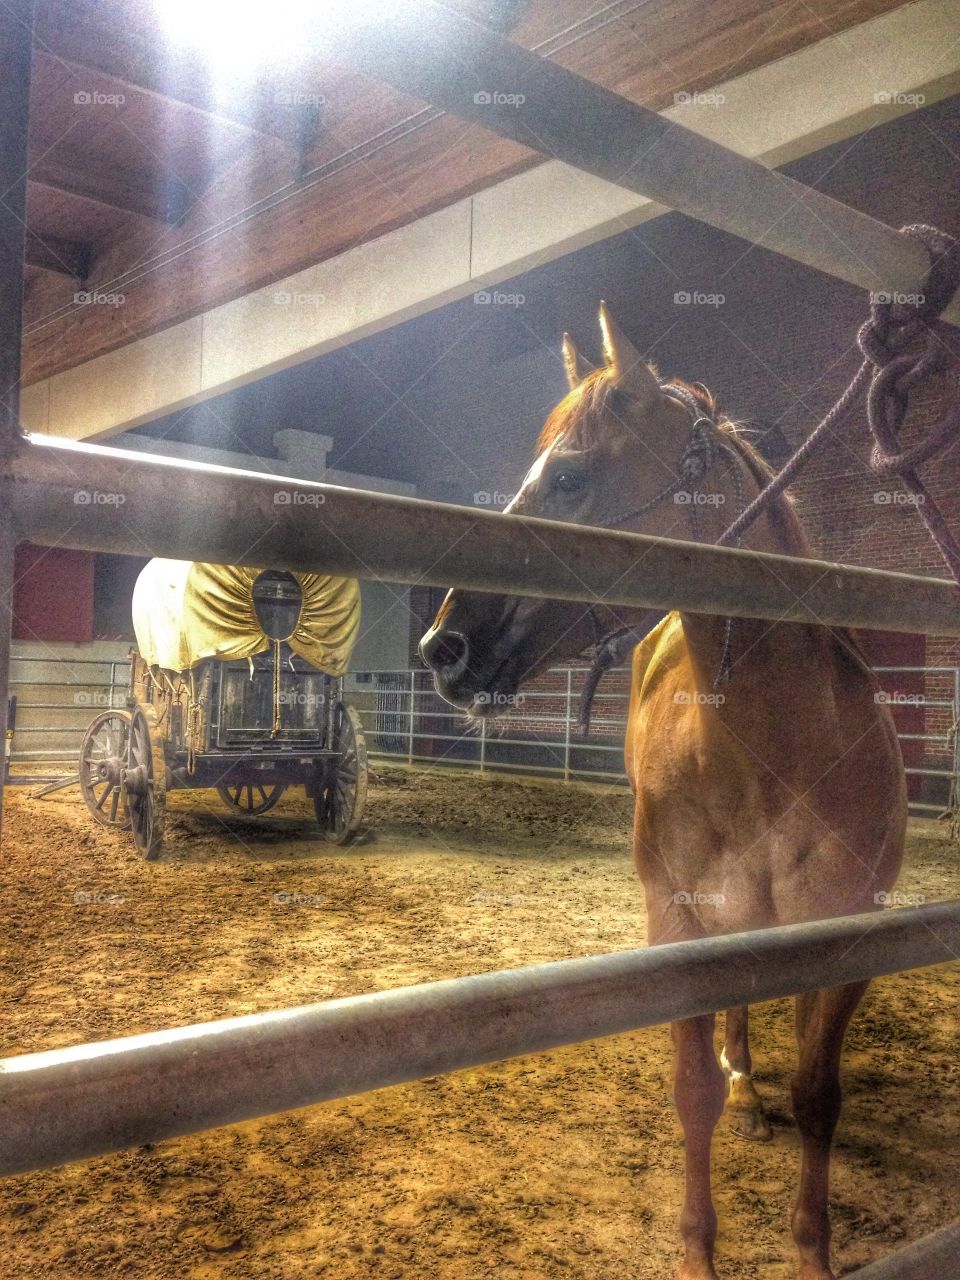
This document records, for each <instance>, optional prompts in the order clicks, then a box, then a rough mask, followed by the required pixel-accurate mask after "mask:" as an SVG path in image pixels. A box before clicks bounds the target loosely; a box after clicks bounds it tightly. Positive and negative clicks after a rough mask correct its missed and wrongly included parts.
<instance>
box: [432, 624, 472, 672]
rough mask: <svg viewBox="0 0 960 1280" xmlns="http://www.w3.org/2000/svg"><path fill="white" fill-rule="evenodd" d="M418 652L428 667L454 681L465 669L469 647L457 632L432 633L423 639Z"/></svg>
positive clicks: (464, 638) (462, 636)
mask: <svg viewBox="0 0 960 1280" xmlns="http://www.w3.org/2000/svg"><path fill="white" fill-rule="evenodd" d="M420 652H421V654H422V655H423V660H424V662H425V663H426V664H427V666H428V667H431V668H432V669H433V670H434V671H437V672H439V673H440V674H441V675H443V676H444V677H445V678H446V679H448V680H454V679H456V677H457V676H459V675H461V674H462V673H463V672H464V671H465V670H466V668H467V657H468V655H469V653H470V645H469V643H468V641H467V637H466V636H465V635H461V633H460V632H459V631H434V632H433V633H432V634H431V635H429V636H426V637H424V639H423V641H422V643H421V645H420Z"/></svg>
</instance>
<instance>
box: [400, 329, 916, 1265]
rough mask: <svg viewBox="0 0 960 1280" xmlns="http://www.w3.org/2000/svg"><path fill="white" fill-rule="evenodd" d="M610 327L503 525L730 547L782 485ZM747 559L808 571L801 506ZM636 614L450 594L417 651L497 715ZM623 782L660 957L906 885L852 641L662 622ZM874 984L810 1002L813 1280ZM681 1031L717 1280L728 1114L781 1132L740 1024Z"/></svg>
mask: <svg viewBox="0 0 960 1280" xmlns="http://www.w3.org/2000/svg"><path fill="white" fill-rule="evenodd" d="M600 322H601V328H602V330H603V337H604V351H605V365H604V367H603V368H601V369H598V370H592V371H590V370H588V368H586V367H584V365H583V363H582V362H581V360H580V358H579V356H578V355H577V354H576V352H575V351H574V349H573V346H572V344H571V343H570V341H569V338H565V339H564V359H565V364H566V368H567V374H568V380H569V383H570V394H569V395H567V396H566V398H565V399H564V400H562V401H561V403H560V404H559V405H558V406H557V407H556V409H555V410H554V411H553V413H552V414H551V415H550V417H549V418H548V420H547V423H546V426H545V427H544V430H543V433H542V434H541V437H540V443H539V449H538V454H537V458H536V461H535V462H534V465H533V467H532V468H531V470H530V472H529V473H528V475H527V477H526V479H525V480H524V482H523V487H522V489H521V491H520V493H519V495H518V497H517V498H516V499H515V501H514V502H513V504H511V507H510V508H508V510H510V511H513V512H519V513H522V514H525V515H535V516H542V517H547V518H550V519H556V520H566V521H573V522H576V523H578V524H586V525H598V526H601V527H606V528H620V529H629V530H634V531H637V532H642V533H646V534H654V535H660V536H663V537H677V536H687V537H690V536H692V537H693V538H695V539H697V540H700V541H711V540H714V539H715V538H716V537H718V536H719V534H720V533H721V532H722V530H723V529H724V528H725V527H726V525H727V524H729V523H731V522H732V519H733V515H734V513H735V508H737V507H738V506H739V507H742V506H743V504H744V503H746V502H748V501H749V500H750V499H751V498H753V497H754V495H755V494H756V493H757V492H758V491H759V489H760V488H761V487H762V486H763V484H764V482H765V481H766V479H767V478H768V476H769V472H768V470H767V468H766V466H765V465H764V463H763V462H762V461H761V459H760V458H759V456H758V455H757V454H756V453H755V451H754V450H753V449H752V448H751V447H750V446H749V445H748V444H747V443H746V442H745V441H744V440H743V438H742V436H740V435H739V434H738V432H737V430H736V428H735V427H734V426H733V424H731V423H730V422H729V421H726V420H723V419H719V418H718V415H717V414H716V411H715V406H714V403H713V401H712V398H711V397H710V396H709V394H708V393H707V392H705V391H704V390H703V389H702V388H696V389H695V388H691V387H688V386H686V385H685V384H682V383H661V382H660V381H659V380H658V378H657V376H656V373H655V371H654V370H653V369H652V368H650V367H648V366H647V365H646V364H645V363H644V361H643V359H642V358H641V357H640V355H639V354H638V352H637V351H636V350H635V349H634V348H633V347H632V346H631V344H630V343H629V341H628V340H627V339H626V338H625V337H624V335H623V334H622V333H621V332H620V330H619V329H618V328H617V326H616V325H615V324H614V322H613V320H612V319H611V318H610V316H609V315H608V314H607V312H606V310H605V309H604V308H601V312H600ZM691 477H693V478H694V481H695V482H696V483H697V484H699V487H698V488H691ZM697 477H699V479H697ZM688 521H689V528H688V527H687V522H688ZM750 545H751V548H753V549H756V550H763V551H776V552H781V553H786V554H793V555H804V554H806V550H807V549H806V544H805V541H804V538H803V534H802V531H801V529H800V526H799V523H798V521H797V519H796V517H795V515H794V513H793V510H792V508H791V506H790V504H789V502H788V501H787V500H786V499H780V500H777V501H776V502H775V503H774V504H773V505H771V507H769V508H768V509H767V510H766V512H765V513H764V515H762V516H761V518H760V519H759V521H758V522H757V523H756V524H755V525H754V526H753V529H752V532H751V535H750ZM757 572H758V573H765V572H768V570H767V569H765V568H760V567H759V566H758V568H757ZM638 616H639V611H638V613H637V614H634V615H630V614H629V613H626V614H624V611H622V610H618V611H617V612H616V613H614V611H612V610H610V609H608V608H606V607H605V606H604V603H603V601H597V602H595V604H593V605H592V606H590V607H588V608H585V607H584V606H582V605H576V604H572V603H557V602H552V601H542V600H534V599H526V598H524V599H520V598H516V597H506V596H498V595H492V594H487V593H481V592H469V591H460V590H455V591H452V592H450V594H449V595H448V596H447V599H446V601H445V602H444V605H443V607H442V608H441V610H440V612H439V614H438V616H437V619H436V621H435V623H434V625H433V627H432V628H431V630H430V631H429V632H428V633H427V635H426V636H425V637H424V639H423V641H422V644H421V651H422V654H423V657H424V659H425V661H426V662H427V663H428V665H429V666H430V667H431V668H432V670H433V672H434V676H435V680H436V685H437V689H438V690H439V692H440V693H441V694H442V695H443V696H444V697H445V698H446V699H447V700H448V701H450V702H451V703H453V704H454V705H455V706H458V707H462V708H464V709H466V710H468V711H470V712H472V713H474V714H485V713H489V710H490V708H492V707H497V706H503V705H509V703H510V702H511V701H512V699H511V696H510V695H512V694H513V693H515V691H516V689H517V687H518V686H519V684H520V683H521V681H523V680H526V679H529V678H530V676H532V675H533V674H535V673H536V672H538V671H540V670H542V669H543V668H544V667H545V666H546V665H548V664H549V663H552V662H556V661H558V660H561V659H563V658H569V657H572V656H574V655H576V654H578V653H580V652H582V650H583V649H584V647H585V646H586V645H588V644H589V643H590V641H591V640H592V639H595V638H596V634H597V633H598V632H600V631H603V632H607V631H610V630H612V629H613V627H615V626H617V625H619V624H620V623H622V622H624V621H626V622H629V621H631V617H632V618H633V620H635V621H636V620H637V618H638ZM626 768H627V773H628V775H629V778H630V782H631V785H632V787H633V790H634V793H635V797H636V807H635V818H634V855H635V860H636V867H637V871H638V873H639V876H640V879H641V880H642V882H643V887H644V891H645V896H646V908H647V917H648V934H649V940H650V942H651V943H653V944H656V943H661V942H667V941H676V940H680V939H691V938H701V937H704V936H707V935H711V934H719V933H728V932H732V931H739V930H745V929H758V928H763V927H766V926H770V925H785V924H792V923H795V922H798V921H804V920H816V919H822V918H826V917H829V916H839V915H846V914H849V913H851V912H861V911H872V910H876V909H877V905H878V903H880V902H882V901H883V896H884V895H885V893H886V891H887V890H889V889H890V888H891V887H892V885H893V883H894V881H895V879H896V876H897V872H898V870H899V866H900V860H901V857H902V851H903V840H904V831H905V825H906V789H905V785H904V777H903V767H902V763H901V760H900V753H899V748H898V745H897V739H896V735H895V732H894V729H893V724H892V721H891V718H890V716H889V713H888V710H887V708H886V707H884V706H883V705H882V702H881V701H880V700H878V697H877V684H876V681H875V679H874V677H873V676H872V674H871V673H870V671H869V669H868V668H867V666H866V664H865V662H864V660H863V658H862V656H861V654H860V651H859V649H858V647H857V644H856V642H855V640H854V639H853V637H852V636H851V635H850V634H848V633H846V632H844V631H838V630H835V629H830V628H827V627H818V626H807V625H801V624H797V623H769V622H762V621H752V620H741V619H737V620H734V621H732V622H731V621H729V620H727V619H724V618H717V617H706V616H702V615H697V614H686V613H683V614H676V613H674V614H670V615H668V617H667V618H666V619H665V620H664V621H663V622H662V623H661V624H660V626H659V627H658V628H657V629H656V630H655V631H654V632H652V633H651V634H650V635H649V636H648V637H647V638H646V639H645V640H644V641H643V643H642V644H640V645H639V646H638V647H637V649H636V651H635V656H634V663H633V688H632V693H631V705H630V716H629V724H628V729H627V737H626ZM865 987H866V984H864V983H858V984H856V985H852V986H842V987H834V988H831V989H828V990H823V991H817V992H814V993H811V994H808V995H801V996H799V997H798V998H797V1002H796V1033H797V1041H798V1046H799V1065H798V1069H797V1072H796V1075H795V1076H794V1079H793V1083H792V1094H793V1112H794V1115H795V1117H796V1122H797V1125H798V1127H799V1130H800V1135H801V1140H802V1166H801V1173H800V1187H799V1195H798V1199H797V1203H796V1207H795V1209H794V1212H793V1216H792V1229H793V1236H794V1240H795V1242H796V1246H797V1249H798V1250H799V1255H800V1270H799V1275H800V1277H801V1280H832V1276H833V1273H832V1271H831V1270H830V1261H829V1239H830V1227H829V1222H828V1216H827V1190H828V1177H829V1161H830V1144H831V1140H832V1136H833V1132H834V1129H835V1127H836V1123H837V1120H838V1117H839V1112H840V1083H839V1065H840V1051H841V1046H842V1043H843V1037H844V1034H845V1031H846V1027H847V1023H848V1022H849V1020H850V1017H851V1015H852V1014H853V1011H854V1009H855V1008H856V1006H857V1004H858V1002H859V1000H860V998H861V996H862V995H863V992H864V990H865ZM672 1031H673V1040H674V1046H675V1059H676V1064H675V1077H674V1098H675V1102H676V1106H677V1111H678V1113H679V1117H680V1121H681V1124H682V1126H683V1132H684V1137H685V1156H686V1189H685V1196H684V1202H683V1209H682V1213H681V1216H680V1232H681V1235H682V1238H683V1244H684V1256H683V1260H682V1262H681V1264H680V1269H679V1275H680V1277H682V1280H711V1278H713V1277H715V1276H716V1272H715V1270H714V1264H713V1251H714V1240H715V1237H716V1227H717V1220H716V1214H715V1212H714V1208H713V1204H712V1200H711V1192H710V1146H711V1140H712V1136H713V1131H714V1128H715V1126H716V1124H717V1121H718V1119H719V1118H720V1116H721V1114H722V1113H723V1110H724V1098H725V1094H726V1107H727V1111H728V1115H729V1117H730V1120H731V1123H732V1126H733V1128H734V1129H735V1131H737V1132H738V1133H740V1134H742V1135H743V1136H745V1137H752V1138H766V1137H769V1134H770V1131H769V1126H768V1124H767V1120H766V1117H765V1116H764V1114H763V1107H762V1104H761V1102H760V1098H759V1096H758V1094H757V1092H756V1090H755V1088H754V1086H753V1082H752V1079H751V1062H750V1053H749V1048H748V1043H747V1010H746V1009H737V1010H731V1011H729V1012H728V1014H727V1020H726V1036H725V1044H724V1049H723V1053H722V1055H721V1062H720V1063H718V1061H717V1057H716V1052H715V1048H714V1018H713V1016H712V1015H711V1016H705V1017H699V1018H691V1019H688V1020H685V1021H682V1022H677V1023H675V1024H674V1025H673V1028H672ZM721 1064H722V1065H721ZM725 1076H726V1082H725ZM725 1084H726V1087H725Z"/></svg>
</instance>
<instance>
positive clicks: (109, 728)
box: [79, 711, 130, 829]
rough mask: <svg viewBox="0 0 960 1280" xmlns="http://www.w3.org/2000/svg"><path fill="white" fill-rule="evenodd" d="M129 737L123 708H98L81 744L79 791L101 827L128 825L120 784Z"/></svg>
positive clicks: (128, 720)
mask: <svg viewBox="0 0 960 1280" xmlns="http://www.w3.org/2000/svg"><path fill="white" fill-rule="evenodd" d="M129 738H130V717H129V715H127V713H126V712H125V711H101V712H100V714H99V715H98V716H95V717H94V719H93V720H92V721H91V722H90V727H89V728H88V729H87V731H86V733H85V734H84V735H83V741H82V742H81V743H80V768H79V774H80V790H81V791H82V792H83V798H84V800H86V802H87V808H88V809H89V810H90V812H91V813H92V814H93V816H94V817H95V818H96V820H97V821H98V822H99V823H100V824H101V825H102V826H104V827H118V828H120V829H125V828H126V827H129V826H130V814H129V813H128V812H127V800H126V796H125V795H124V793H123V788H122V786H121V785H120V776H121V774H122V772H123V768H124V765H125V764H126V762H127V743H128V741H129Z"/></svg>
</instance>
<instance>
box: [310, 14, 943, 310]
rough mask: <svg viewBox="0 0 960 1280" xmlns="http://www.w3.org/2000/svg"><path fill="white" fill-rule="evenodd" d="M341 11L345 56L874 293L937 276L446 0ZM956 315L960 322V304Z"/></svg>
mask: <svg viewBox="0 0 960 1280" xmlns="http://www.w3.org/2000/svg"><path fill="white" fill-rule="evenodd" d="M335 13H336V16H337V22H336V28H335V31H333V32H331V31H330V30H329V29H327V28H326V27H325V29H324V43H325V47H327V48H329V49H330V50H332V51H335V53H336V56H337V57H338V58H342V59H343V60H344V61H346V62H348V63H350V64H351V65H354V66H356V67H357V68H358V69H359V70H361V71H363V72H365V73H366V74H368V75H371V76H374V77H376V78H378V79H380V80H385V81H386V82H387V83H388V84H391V85H393V86H395V87H396V88H397V89H400V90H402V91H403V92H405V93H411V94H416V95H417V96H418V97H421V98H423V99H424V100H425V101H427V102H430V103H433V104H434V106H438V107H443V108H444V109H445V110H447V111H449V112H451V113H452V114H453V115H456V116H459V117H460V118H461V119H464V120H470V121H473V122H474V123H476V124H480V125H483V126H484V128H487V129H490V130H492V132H494V133H496V134H499V135H500V136H501V137H504V138H512V139H513V140H514V141H516V142H520V143H523V144H524V145H526V146H528V147H530V148H532V149H533V150H534V151H539V152H540V153H541V154H543V155H545V156H549V157H550V158H552V159H556V160H562V161H564V162H565V163H567V164H569V165H572V166H574V167H575V168H578V169H582V170H584V171H585V172H587V173H592V174H594V175H596V176H597V177H599V178H603V179H605V180H606V181H608V182H612V183H615V184H616V185H617V186H621V187H624V188H626V189H627V190H630V191H634V192H637V193H638V194H640V195H643V196H648V197H650V198H651V199H653V200H656V201H657V202H658V203H660V204H664V205H666V206H667V207H668V208H671V209H677V210H679V211H680V212H681V213H685V214H688V215H689V216H690V217H693V218H697V219H699V220H700V221H701V222H706V223H708V224H709V225H710V226H713V227H717V228H719V229H720V230H722V231H727V232H730V233H732V234H733V235H736V236H740V237H741V238H743V239H745V240H748V241H750V242H752V243H753V244H758V245H763V246H764V247H765V248H767V249H773V250H775V251H776V252H778V253H782V254H784V255H785V256H787V257H789V258H794V259H795V260H796V261H798V262H802V263H804V264H805V265H807V266H810V267H815V268H817V269H818V270H820V271H824V272H826V273H827V274H828V275H833V276H837V277H838V278H839V279H841V280H846V281H848V282H849V283H851V284H855V285H859V286H860V287H861V288H864V289H867V290H874V291H881V290H882V291H889V292H901V293H916V292H918V291H919V289H920V286H921V284H922V282H923V280H924V278H925V276H926V274H927V270H928V266H929V262H928V258H927V254H926V251H925V250H924V249H923V248H922V247H921V246H920V245H918V244H915V243H912V242H910V241H908V240H906V239H905V238H904V237H902V236H900V235H899V234H898V233H897V232H896V231H895V230H894V229H893V228H892V227H888V226H885V225H884V224H883V223H881V222H877V221H876V220H875V219H874V218H871V217H868V216H867V215H866V214H863V213H860V212H858V211H857V210H856V209H852V208H850V207H849V206H848V205H844V204H842V203H840V202H839V201H837V200H833V199H831V198H830V197H829V196H825V195H823V194H822V193H820V192H819V191H817V190H815V189H814V188H811V187H807V186H805V185H804V184H803V183H800V182H796V181H794V180H793V179H791V178H787V177H784V176H783V175H782V174H779V173H776V172H774V171H773V170H772V169H767V168H766V167H765V166H764V165H762V164H759V163H758V162H757V161H755V160H751V159H749V158H747V157H746V156H741V155H738V154H737V153H736V152H735V151H732V150H730V149H729V148H728V147H724V146H722V145H721V144H720V143H718V142H714V141H712V140H710V139H708V138H705V137H703V136H702V135H700V134H698V133H694V132H693V130H691V129H688V128H685V127H684V126H683V125H680V124H677V123H675V122H673V121H671V120H668V119H667V118H666V117H664V116H662V115H660V114H659V113H658V112H656V111H651V110H649V109H648V108H646V107H642V106H640V105H639V103H636V102H631V101H629V100H628V99H627V98H623V97H621V96H619V95H618V94H616V93H612V92H611V91H610V90H608V89H604V88H602V87H601V86H600V85H598V84H594V83H593V82H592V81H590V80H586V79H584V77H583V76H579V75H577V74H576V73H575V72H573V71H568V70H566V69H565V68H564V67H562V66H559V65H558V64H557V63H554V62H550V61H549V60H548V59H546V58H543V57H540V56H539V55H538V54H536V53H532V52H531V51H530V50H528V49H524V48H522V47H521V46H520V45H517V44H513V43H512V42H511V41H509V40H506V39H504V38H503V37H502V36H499V35H497V34H496V33H494V32H492V31H489V30H487V29H486V28H484V27H481V26H479V25H478V24H477V23H475V22H471V21H470V20H469V19H468V18H463V17H460V16H459V15H458V14H456V13H455V12H453V11H452V10H450V9H448V8H446V7H445V6H444V5H442V4H439V3H436V0H392V2H391V3H390V4H383V5H380V4H377V5H353V6H351V7H349V8H348V7H347V4H346V0H340V3H338V4H337V5H336V8H335ZM328 16H329V17H330V22H331V24H333V23H334V18H333V15H332V14H330V11H328ZM945 318H947V319H950V320H952V321H953V322H954V323H960V307H958V305H957V302H956V300H955V301H954V303H953V305H952V307H951V309H950V310H949V312H948V313H946V316H945Z"/></svg>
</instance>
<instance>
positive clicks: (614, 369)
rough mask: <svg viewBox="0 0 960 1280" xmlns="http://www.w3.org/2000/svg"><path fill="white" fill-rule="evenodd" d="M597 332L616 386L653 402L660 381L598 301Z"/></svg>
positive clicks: (656, 396) (658, 393)
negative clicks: (598, 331) (598, 319)
mask: <svg viewBox="0 0 960 1280" xmlns="http://www.w3.org/2000/svg"><path fill="white" fill-rule="evenodd" d="M600 331H601V333H602V334H603V354H604V356H605V358H606V361H607V367H608V368H609V370H610V372H611V373H612V374H613V378H614V381H615V382H616V384H617V386H618V387H620V388H621V390H623V391H626V392H627V393H628V394H629V395H632V396H634V397H635V398H636V399H638V400H643V401H648V402H651V403H652V402H653V401H655V400H656V399H658V398H659V395H660V384H659V382H658V381H657V376H656V374H655V373H654V372H653V370H652V369H651V368H650V367H649V365H648V364H647V362H646V361H645V360H644V358H643V356H642V355H641V354H640V352H639V351H638V350H637V349H636V347H635V346H634V345H633V343H632V342H631V341H630V339H629V338H628V337H627V336H626V334H625V333H624V332H623V330H622V329H621V328H620V326H619V325H618V324H617V322H616V320H614V318H613V316H612V315H611V314H610V312H609V310H608V309H607V304H606V303H605V302H601V303H600Z"/></svg>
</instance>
